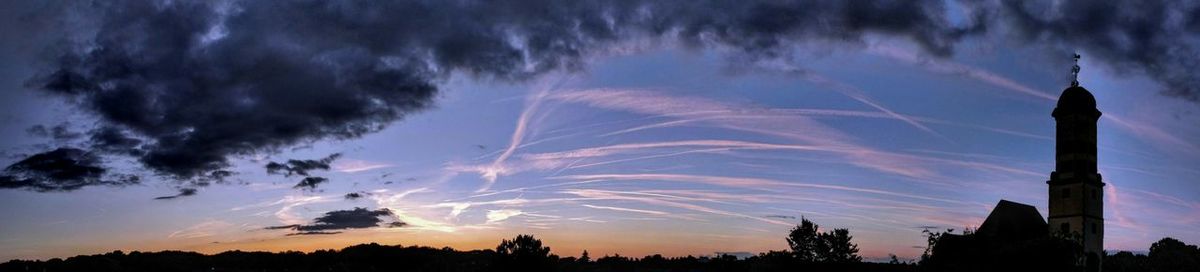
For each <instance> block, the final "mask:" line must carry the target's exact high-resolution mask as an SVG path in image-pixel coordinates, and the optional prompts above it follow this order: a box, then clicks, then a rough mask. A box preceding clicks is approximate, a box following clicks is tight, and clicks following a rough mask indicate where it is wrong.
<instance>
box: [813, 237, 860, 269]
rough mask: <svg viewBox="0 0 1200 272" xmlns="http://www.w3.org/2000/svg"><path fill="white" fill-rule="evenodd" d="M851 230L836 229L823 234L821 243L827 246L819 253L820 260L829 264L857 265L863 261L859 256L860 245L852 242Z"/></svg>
mask: <svg viewBox="0 0 1200 272" xmlns="http://www.w3.org/2000/svg"><path fill="white" fill-rule="evenodd" d="M852 238H854V237H852V236H850V230H847V229H834V230H833V231H830V232H827V233H822V234H821V242H822V244H824V245H825V249H826V250H823V251H818V252H817V253H818V254H819V256H818V259H819V260H820V261H821V262H828V263H857V262H861V261H862V257H860V256H858V245H856V244H854V243H852V242H850V239H852Z"/></svg>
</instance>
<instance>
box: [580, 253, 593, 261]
mask: <svg viewBox="0 0 1200 272" xmlns="http://www.w3.org/2000/svg"><path fill="white" fill-rule="evenodd" d="M591 261H592V258H591V257H589V256H588V253H587V250H584V251H583V253H582V254H579V262H581V263H589V262H591Z"/></svg>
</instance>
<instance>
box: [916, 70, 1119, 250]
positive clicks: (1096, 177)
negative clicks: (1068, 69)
mask: <svg viewBox="0 0 1200 272" xmlns="http://www.w3.org/2000/svg"><path fill="white" fill-rule="evenodd" d="M1078 58H1079V56H1078V55H1076V61H1078ZM1072 72H1074V73H1076V74H1077V73H1078V72H1079V66H1078V65H1076V66H1075V67H1074V69H1073V71H1072ZM1051 116H1053V117H1054V121H1055V125H1056V129H1055V131H1056V132H1055V134H1056V135H1055V138H1056V140H1055V153H1054V154H1055V167H1054V171H1053V172H1051V173H1050V180H1049V181H1046V184H1047V185H1049V188H1048V189H1049V194H1048V196H1049V199H1048V202H1049V205H1050V207H1049V213H1050V214H1049V216H1048V217H1047V220H1042V215H1041V214H1040V213H1038V211H1037V209H1036V208H1034V207H1033V206H1030V205H1025V204H1021V203H1016V202H1012V201H1008V200H1000V203H997V204H996V207H995V209H993V210H992V212H991V213H990V214H988V217H987V219H986V220H984V221H983V224H982V225H980V226H979V228H978V229H977V230H975V231H974V232H970V233H965V234H963V235H954V234H945V235H943V236H942V237H941V239H940V240H939V241H938V242H937V244H936V245H935V246H934V248H933V249H932V250H931V256H930V261H931V263H932V266H933V267H937V268H940V270H945V271H1064V270H1067V271H1079V270H1082V271H1100V270H1101V266H1100V264H1101V263H1102V260H1101V258H1102V257H1103V256H1104V216H1103V215H1104V190H1103V188H1104V182H1103V181H1102V179H1101V177H1100V174H1099V173H1098V171H1097V169H1096V168H1097V167H1096V121H1098V120H1099V118H1100V111H1099V110H1097V109H1096V98H1095V97H1093V96H1092V93H1090V92H1088V90H1087V89H1084V88H1083V87H1080V86H1079V82H1078V81H1073V82H1072V83H1071V86H1070V87H1068V88H1067V89H1066V90H1063V92H1062V95H1061V96H1059V98H1058V104H1057V106H1056V107H1055V108H1054V112H1053V113H1051Z"/></svg>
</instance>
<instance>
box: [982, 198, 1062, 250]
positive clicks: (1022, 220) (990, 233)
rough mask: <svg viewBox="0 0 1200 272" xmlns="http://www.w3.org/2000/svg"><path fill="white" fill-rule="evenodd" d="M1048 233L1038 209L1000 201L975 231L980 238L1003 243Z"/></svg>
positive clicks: (1042, 235)
mask: <svg viewBox="0 0 1200 272" xmlns="http://www.w3.org/2000/svg"><path fill="white" fill-rule="evenodd" d="M1048 233H1049V231H1048V229H1047V225H1046V220H1045V219H1042V214H1041V213H1039V212H1038V210H1037V208H1034V207H1033V206H1029V205H1025V204H1021V203H1017V202H1012V201H1008V200H1000V203H997V204H996V208H995V209H992V213H991V214H988V217H987V219H986V220H984V221H983V225H979V229H978V230H976V231H975V235H978V236H980V237H983V238H987V239H999V240H1003V241H1022V240H1028V239H1033V238H1039V237H1044V236H1046V235H1047V234H1048Z"/></svg>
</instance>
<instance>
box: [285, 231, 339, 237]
mask: <svg viewBox="0 0 1200 272" xmlns="http://www.w3.org/2000/svg"><path fill="white" fill-rule="evenodd" d="M338 233H342V232H340V231H304V232H296V233H288V234H287V236H297V235H329V234H338Z"/></svg>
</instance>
